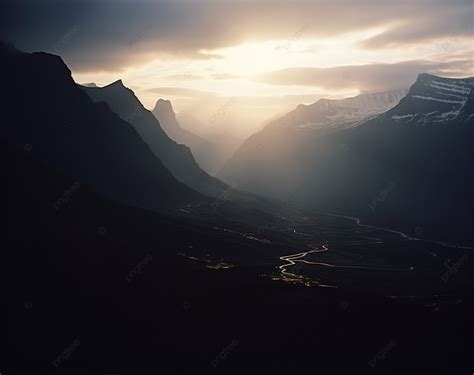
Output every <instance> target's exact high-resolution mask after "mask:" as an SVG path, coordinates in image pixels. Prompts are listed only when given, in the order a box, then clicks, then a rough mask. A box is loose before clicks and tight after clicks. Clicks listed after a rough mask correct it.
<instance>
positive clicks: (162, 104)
mask: <svg viewBox="0 0 474 375" xmlns="http://www.w3.org/2000/svg"><path fill="white" fill-rule="evenodd" d="M155 111H157V112H162V113H168V114H170V113H173V114H174V110H173V105H172V104H171V101H169V100H167V99H161V98H160V99H158V100H157V101H156V104H155V108H154V109H153V112H155Z"/></svg>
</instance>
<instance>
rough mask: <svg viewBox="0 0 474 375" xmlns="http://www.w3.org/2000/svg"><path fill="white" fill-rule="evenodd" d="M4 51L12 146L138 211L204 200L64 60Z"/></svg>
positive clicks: (6, 135)
mask: <svg viewBox="0 0 474 375" xmlns="http://www.w3.org/2000/svg"><path fill="white" fill-rule="evenodd" d="M0 53H1V58H2V61H1V73H0V74H1V75H2V82H3V87H4V90H5V91H6V92H8V95H7V96H6V98H5V99H4V105H5V107H4V110H3V119H4V121H3V126H2V128H1V136H2V138H3V139H6V140H8V143H9V144H11V145H12V147H16V148H18V149H25V150H28V152H31V154H32V155H34V156H35V157H37V158H38V159H39V160H41V161H42V162H43V163H45V164H46V165H48V166H49V167H50V168H53V169H54V170H57V171H58V172H60V173H64V174H65V175H67V176H69V177H70V178H73V179H74V180H76V181H77V182H78V183H79V184H80V185H81V186H90V187H91V189H92V190H94V191H95V192H97V193H99V194H101V195H104V196H108V197H110V198H113V199H116V200H118V201H120V202H123V203H125V204H128V205H131V206H135V207H144V208H149V209H161V208H163V207H169V206H175V205H181V204H184V203H185V202H189V201H190V200H195V199H198V200H199V199H201V198H200V195H199V194H198V193H197V192H195V191H194V190H192V189H190V188H189V187H187V186H186V185H184V184H183V183H181V182H179V181H178V180H177V179H176V178H175V177H174V176H173V175H172V174H171V173H170V172H169V171H168V169H167V168H166V167H165V166H164V165H163V163H162V162H161V160H160V159H158V158H157V157H156V156H155V155H154V154H153V152H152V151H151V150H150V148H149V146H148V145H147V144H146V143H145V142H144V141H143V140H142V138H141V137H140V135H139V133H137V131H136V130H135V129H134V128H133V127H132V126H131V125H130V124H129V123H128V122H126V121H124V120H123V119H122V118H120V117H119V116H118V115H117V114H116V113H114V112H113V111H112V110H111V109H110V107H109V105H108V104H106V103H104V102H100V103H94V102H93V101H92V100H91V99H90V98H89V96H88V95H87V94H86V93H85V92H84V91H83V90H81V89H80V88H79V87H78V86H77V85H76V83H75V82H74V80H73V79H72V77H71V71H70V70H69V69H68V67H67V66H66V65H65V64H64V62H63V61H62V60H61V58H59V57H58V56H54V55H50V54H47V53H42V52H39V53H23V52H20V51H18V50H16V49H14V48H13V47H11V46H8V45H2V46H1V50H0ZM123 150H127V152H126V153H125V152H123Z"/></svg>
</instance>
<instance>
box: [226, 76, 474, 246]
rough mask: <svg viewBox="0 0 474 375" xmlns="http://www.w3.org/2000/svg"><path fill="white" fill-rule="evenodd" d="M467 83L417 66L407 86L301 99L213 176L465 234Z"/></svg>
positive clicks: (401, 224) (315, 204) (385, 219)
mask: <svg viewBox="0 0 474 375" xmlns="http://www.w3.org/2000/svg"><path fill="white" fill-rule="evenodd" d="M473 85H474V78H472V77H469V78H465V79H450V78H443V77H437V76H433V75H428V74H420V75H419V76H418V78H417V80H416V82H415V83H414V84H413V85H412V86H411V88H410V89H409V90H408V92H406V90H401V91H395V92H388V93H380V94H364V95H360V96H358V97H355V98H350V99H343V100H319V101H318V102H316V103H314V104H312V105H310V106H302V105H301V106H299V107H298V108H297V109H296V110H295V111H293V112H290V113H289V114H287V115H285V116H283V117H281V118H280V119H277V120H275V121H273V122H272V123H270V124H268V125H267V126H266V127H265V128H264V129H263V130H262V131H261V132H259V133H257V134H254V135H253V136H251V137H250V138H249V139H247V141H246V142H244V144H243V145H242V146H241V147H240V148H239V150H238V151H237V152H236V153H235V154H234V156H233V157H232V158H231V160H229V162H228V163H227V164H226V166H225V167H224V168H223V170H222V171H221V173H220V174H219V175H218V176H219V177H220V178H222V179H223V180H224V181H225V182H227V183H229V184H231V185H232V184H234V185H235V186H239V188H241V189H245V190H248V191H252V192H255V193H257V194H260V195H263V196H267V197H272V198H277V199H280V200H283V201H287V202H291V203H294V204H297V205H299V206H301V207H306V208H309V209H313V210H323V211H331V212H340V213H345V214H348V215H349V214H350V215H354V216H359V217H362V218H364V219H366V220H367V221H369V222H373V223H378V224H383V225H387V226H392V227H393V226H394V227H398V228H403V229H404V230H406V231H408V232H411V233H414V231H417V232H420V231H422V232H423V233H424V234H425V235H428V236H429V235H431V236H435V237H436V236H447V237H451V238H454V237H456V238H466V237H469V235H470V234H469V232H470V229H469V225H471V224H472V223H474V218H473V210H472V208H473V203H474V200H473V198H472V197H471V194H470V193H469V192H470V191H472V190H473V188H474V180H473V177H472V170H473V169H472V165H473V162H474V154H473V151H472V150H473V148H472V147H471V146H470V144H471V143H472V141H473V136H474V134H473V131H474V127H473V124H474V118H473V115H472V114H473V107H472V106H473V90H472V89H473ZM405 93H406V96H405V95H404V94H405ZM421 228H422V229H421Z"/></svg>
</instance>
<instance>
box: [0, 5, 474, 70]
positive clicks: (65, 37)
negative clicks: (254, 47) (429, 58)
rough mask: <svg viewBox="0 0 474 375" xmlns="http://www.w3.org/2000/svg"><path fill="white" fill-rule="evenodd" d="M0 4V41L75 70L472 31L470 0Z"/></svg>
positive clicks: (380, 44)
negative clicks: (306, 43)
mask: <svg viewBox="0 0 474 375" xmlns="http://www.w3.org/2000/svg"><path fill="white" fill-rule="evenodd" d="M0 7H1V9H0V38H1V39H3V40H6V41H10V42H13V43H14V44H15V45H16V46H17V47H18V48H20V49H23V50H26V51H32V50H45V51H51V52H53V51H56V53H58V54H60V55H61V56H62V57H63V58H64V59H65V61H66V62H67V63H68V64H69V65H70V66H71V68H72V69H73V70H74V71H76V72H95V71H119V70H121V69H125V68H127V67H130V66H134V65H136V64H143V63H146V62H148V61H150V60H152V59H155V58H162V59H165V58H173V59H176V58H186V59H196V60H197V59H201V60H202V59H216V58H219V56H217V55H215V54H213V53H212V51H213V50H215V49H218V48H223V47H228V46H235V45H238V44H240V43H243V42H246V41H255V42H259V41H266V40H270V39H271V40H282V41H285V40H291V39H292V38H294V36H295V34H298V33H299V32H300V30H303V31H301V32H300V33H299V34H298V38H300V37H301V38H309V39H311V38H313V39H317V38H324V37H336V36H338V35H343V34H348V33H353V32H356V31H363V30H367V29H368V28H375V27H379V28H387V27H389V26H390V27H389V28H388V29H387V30H386V31H385V32H382V33H381V34H379V35H378V36H375V37H373V38H371V39H368V40H366V41H365V42H364V43H363V44H362V47H363V48H370V49H373V48H386V47H387V46H390V45H392V44H394V43H395V44H397V45H400V44H406V43H413V41H415V40H427V39H431V38H435V37H436V38H450V37H452V36H453V35H458V34H459V35H460V34H462V35H472V27H471V28H469V21H470V20H472V2H471V1H470V0H452V1H449V2H448V1H441V0H420V1H416V2H415V1H408V0H402V1H374V0H365V1H357V2H354V1H349V0H347V1H342V0H331V1H330V0H323V1H315V0H296V1H278V0H260V1H258V0H255V1H246V0H240V1H239V0H236V1H226V0H221V1H218V0H213V1H210V0H202V1H189V0H157V1H145V0H137V1H126V0H118V1H113V2H112V1H111V0H75V1H59V0H4V1H2V4H1V5H0ZM73 30H75V31H74V32H72V31H73ZM250 58H251V57H250Z"/></svg>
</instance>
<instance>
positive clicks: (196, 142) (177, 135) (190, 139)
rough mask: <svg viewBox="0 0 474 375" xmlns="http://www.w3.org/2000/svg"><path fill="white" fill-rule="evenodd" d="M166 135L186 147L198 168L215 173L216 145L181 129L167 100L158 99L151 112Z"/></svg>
mask: <svg viewBox="0 0 474 375" xmlns="http://www.w3.org/2000/svg"><path fill="white" fill-rule="evenodd" d="M152 113H153V115H155V117H156V118H157V120H158V121H159V123H160V125H161V127H162V128H163V130H164V131H165V132H166V134H167V135H168V136H169V137H170V138H171V139H173V140H175V141H176V142H178V143H181V144H184V145H186V146H188V147H189V148H190V149H191V151H192V153H193V155H194V157H195V158H196V161H197V162H198V164H199V166H200V167H201V168H202V169H204V170H205V171H207V172H208V173H211V174H212V173H215V170H216V164H217V157H216V156H217V155H216V145H214V144H213V143H212V142H209V141H208V140H206V139H204V138H202V137H200V136H198V135H196V134H194V133H193V132H191V131H189V130H186V129H184V128H182V127H181V125H180V124H179V122H178V120H177V119H176V114H175V112H174V110H173V107H172V105H171V102H170V101H169V100H163V99H159V100H158V101H157V102H156V104H155V108H153V111H152Z"/></svg>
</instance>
